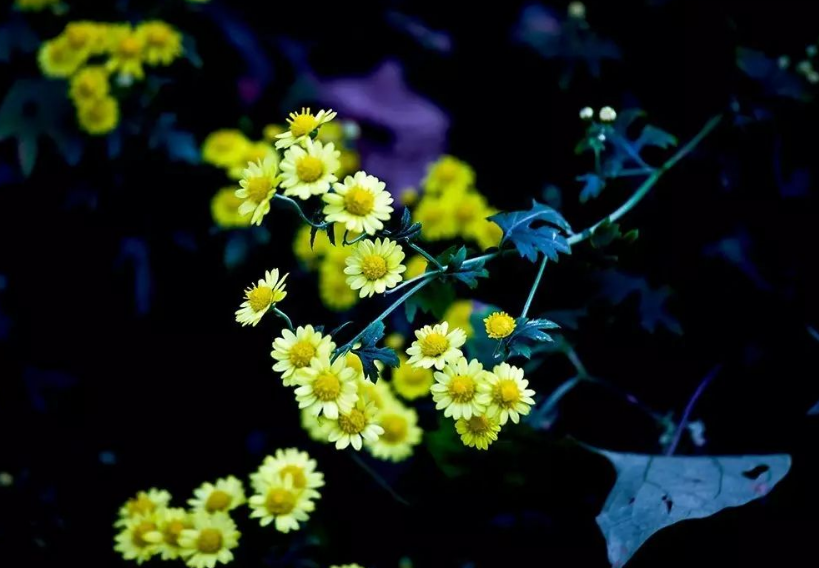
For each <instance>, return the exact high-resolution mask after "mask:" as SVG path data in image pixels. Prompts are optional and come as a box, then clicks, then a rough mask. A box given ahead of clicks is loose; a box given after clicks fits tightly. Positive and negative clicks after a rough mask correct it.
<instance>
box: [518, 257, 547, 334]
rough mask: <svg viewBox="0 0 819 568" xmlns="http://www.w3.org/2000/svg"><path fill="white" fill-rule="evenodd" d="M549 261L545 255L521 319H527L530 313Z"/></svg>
mask: <svg viewBox="0 0 819 568" xmlns="http://www.w3.org/2000/svg"><path fill="white" fill-rule="evenodd" d="M548 260H549V257H547V256H546V255H545V254H544V255H543V259H542V260H541V261H540V267H539V268H538V269H537V276H535V281H534V282H532V288H531V289H530V290H529V297H528V298H526V303H525V304H524V305H523V311H521V312H520V317H522V318H525V317H526V314H528V313H529V307H530V306H531V305H532V300H534V299H535V291H537V289H538V286H540V279H541V278H543V271H544V270H545V269H546V262H547V261H548Z"/></svg>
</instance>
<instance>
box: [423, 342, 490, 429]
mask: <svg viewBox="0 0 819 568" xmlns="http://www.w3.org/2000/svg"><path fill="white" fill-rule="evenodd" d="M487 375H488V373H487V372H486V371H484V370H483V365H481V363H480V362H479V361H478V360H477V359H472V360H471V361H468V362H467V360H466V358H465V357H460V358H459V359H457V360H456V361H453V362H451V363H448V364H447V365H446V366H445V367H444V369H443V371H439V372H436V373H435V381H436V384H434V385H432V387H431V388H430V390H431V391H432V400H433V401H435V402H436V405H435V408H437V409H438V410H443V411H444V416H447V417H452V418H454V419H455V420H458V419H459V418H466V419H469V418H472V416H476V415H479V414H483V413H484V412H485V411H486V403H485V401H484V399H483V398H482V397H481V396H480V389H481V388H482V386H483V385H484V384H485V383H486V382H487V380H488V378H487Z"/></svg>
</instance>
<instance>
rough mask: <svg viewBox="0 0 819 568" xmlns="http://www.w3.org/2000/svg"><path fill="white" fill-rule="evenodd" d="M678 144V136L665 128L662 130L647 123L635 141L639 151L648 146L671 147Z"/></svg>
mask: <svg viewBox="0 0 819 568" xmlns="http://www.w3.org/2000/svg"><path fill="white" fill-rule="evenodd" d="M676 145H677V138H676V137H675V136H672V135H671V134H669V133H668V132H666V131H665V130H660V129H659V128H657V127H656V126H651V125H650V124H646V125H645V127H643V131H642V132H641V133H640V137H639V138H637V140H636V141H635V142H634V148H635V149H636V150H637V151H638V152H639V151H641V150H642V149H643V148H645V147H646V146H656V147H658V148H664V149H665V148H670V147H672V146H676Z"/></svg>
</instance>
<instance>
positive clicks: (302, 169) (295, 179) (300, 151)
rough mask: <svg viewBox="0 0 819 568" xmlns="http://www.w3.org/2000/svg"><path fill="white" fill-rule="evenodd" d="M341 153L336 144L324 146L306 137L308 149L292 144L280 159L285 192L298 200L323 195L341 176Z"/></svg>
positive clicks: (282, 183)
mask: <svg viewBox="0 0 819 568" xmlns="http://www.w3.org/2000/svg"><path fill="white" fill-rule="evenodd" d="M338 156H339V152H338V150H336V149H335V146H333V143H332V142H331V143H329V144H326V145H323V144H322V143H321V142H313V141H312V140H310V139H309V138H308V139H307V142H306V146H305V148H302V147H301V146H290V148H288V149H287V151H286V152H285V153H284V159H283V160H282V162H281V170H282V182H281V186H282V188H284V194H285V195H287V196H289V197H293V196H295V197H298V198H299V199H309V198H310V196H311V195H322V194H324V193H327V191H329V190H330V186H331V185H332V184H333V183H335V182H336V181H337V180H338V178H337V177H336V175H335V173H336V171H338V168H339V165H340V164H339V161H338Z"/></svg>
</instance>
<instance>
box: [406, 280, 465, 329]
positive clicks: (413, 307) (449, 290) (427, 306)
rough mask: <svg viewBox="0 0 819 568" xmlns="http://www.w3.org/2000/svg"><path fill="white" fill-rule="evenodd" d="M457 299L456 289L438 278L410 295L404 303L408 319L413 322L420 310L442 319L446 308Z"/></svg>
mask: <svg viewBox="0 0 819 568" xmlns="http://www.w3.org/2000/svg"><path fill="white" fill-rule="evenodd" d="M454 301H455V289H454V288H453V287H452V285H451V284H449V283H448V282H443V281H441V280H440V279H436V280H434V281H432V282H430V283H429V284H427V285H426V286H424V287H423V288H421V290H419V291H418V292H416V293H415V294H413V295H412V296H410V297H409V299H408V300H407V301H406V302H405V303H404V310H405V312H406V315H407V320H408V321H409V322H410V323H412V322H413V321H414V320H415V315H416V314H417V313H418V310H421V311H422V312H424V313H428V314H432V315H433V317H435V319H438V320H440V319H442V318H443V317H444V313H446V309H447V308H448V307H449V305H450V304H451V303H452V302H454Z"/></svg>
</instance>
